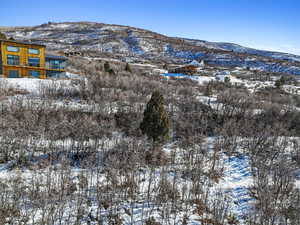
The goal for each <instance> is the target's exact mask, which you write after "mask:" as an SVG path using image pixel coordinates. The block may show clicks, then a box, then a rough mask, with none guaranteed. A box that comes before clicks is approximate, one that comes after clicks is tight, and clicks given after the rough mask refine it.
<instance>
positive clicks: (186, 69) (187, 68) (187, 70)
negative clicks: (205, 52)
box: [169, 60, 204, 75]
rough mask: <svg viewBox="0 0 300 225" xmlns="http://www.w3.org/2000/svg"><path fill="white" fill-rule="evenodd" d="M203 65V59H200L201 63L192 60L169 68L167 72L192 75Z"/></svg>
mask: <svg viewBox="0 0 300 225" xmlns="http://www.w3.org/2000/svg"><path fill="white" fill-rule="evenodd" d="M203 67H204V62H203V61H201V63H199V62H198V61H196V60H193V61H192V62H191V63H189V64H187V65H184V66H180V67H177V68H173V69H170V70H169V73H182V74H188V75H193V74H196V73H197V72H199V70H200V69H202V68H203Z"/></svg>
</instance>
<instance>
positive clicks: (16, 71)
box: [0, 40, 66, 79]
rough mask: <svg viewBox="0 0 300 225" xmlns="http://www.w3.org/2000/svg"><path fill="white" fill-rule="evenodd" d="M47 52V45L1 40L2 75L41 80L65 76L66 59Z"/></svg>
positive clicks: (0, 69) (0, 72) (0, 62)
mask: <svg viewBox="0 0 300 225" xmlns="http://www.w3.org/2000/svg"><path fill="white" fill-rule="evenodd" d="M45 52H46V46H45V45H40V44H33V43H27V42H20V41H14V40H0V75H1V74H2V75H3V76H4V77H9V78H18V77H36V78H41V79H44V78H47V77H59V76H61V75H63V74H64V73H65V63H66V58H65V57H63V56H52V55H46V54H45Z"/></svg>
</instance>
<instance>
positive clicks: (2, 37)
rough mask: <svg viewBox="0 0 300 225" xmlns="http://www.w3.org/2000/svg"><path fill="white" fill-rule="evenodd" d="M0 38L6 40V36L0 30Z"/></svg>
mask: <svg viewBox="0 0 300 225" xmlns="http://www.w3.org/2000/svg"><path fill="white" fill-rule="evenodd" d="M0 39H4V40H6V39H7V38H6V36H5V34H3V33H1V32H0Z"/></svg>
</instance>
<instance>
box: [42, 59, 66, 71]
mask: <svg viewBox="0 0 300 225" xmlns="http://www.w3.org/2000/svg"><path fill="white" fill-rule="evenodd" d="M46 67H47V68H49V69H57V70H63V69H65V61H61V60H47V61H46Z"/></svg>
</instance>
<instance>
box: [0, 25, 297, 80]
mask: <svg viewBox="0 0 300 225" xmlns="http://www.w3.org/2000/svg"><path fill="white" fill-rule="evenodd" d="M0 31H2V32H4V33H5V34H6V35H7V36H9V37H13V38H15V39H20V40H31V41H37V42H40V43H43V44H46V45H47V47H48V48H49V49H51V50H63V51H72V50H76V51H83V52H94V53H95V54H101V53H111V54H115V55H118V56H120V57H128V56H132V57H137V58H147V59H153V60H163V61H166V62H175V63H176V62H178V63H182V62H186V61H191V60H194V59H196V60H205V62H206V63H210V64H217V65H223V66H240V67H249V68H251V69H257V70H262V71H270V72H282V73H289V74H296V75H300V56H297V55H293V54H288V53H280V52H271V51H263V50H257V49H252V48H247V47H243V46H240V45H237V44H232V43H222V42H220V43H216V42H208V41H202V40H193V39H186V38H176V37H167V36H165V35H161V34H158V33H155V32H151V31H148V30H144V29H139V28H134V27H129V26H121V25H109V24H103V23H95V22H64V23H51V22H49V23H46V24H42V25H39V26H34V27H6V28H3V27H2V28H1V27H0Z"/></svg>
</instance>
